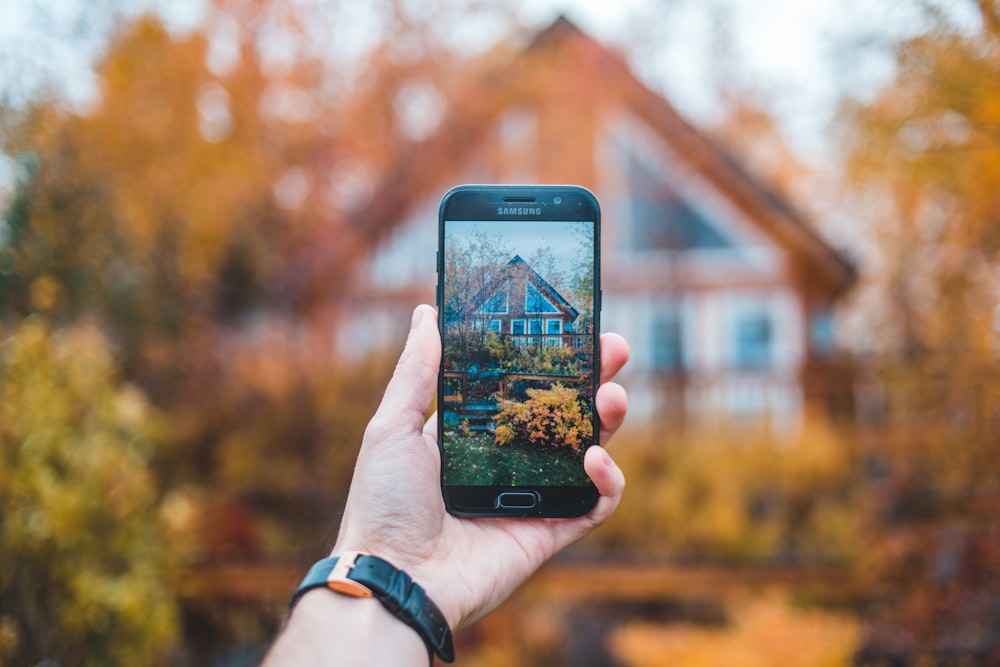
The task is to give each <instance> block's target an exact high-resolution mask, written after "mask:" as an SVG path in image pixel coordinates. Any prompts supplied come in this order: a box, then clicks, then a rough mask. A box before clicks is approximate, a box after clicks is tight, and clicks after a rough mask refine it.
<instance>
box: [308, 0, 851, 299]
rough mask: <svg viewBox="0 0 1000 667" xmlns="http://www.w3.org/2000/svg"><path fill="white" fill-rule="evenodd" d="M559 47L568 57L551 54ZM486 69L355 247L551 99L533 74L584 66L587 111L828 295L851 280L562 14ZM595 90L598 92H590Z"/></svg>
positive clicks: (410, 153) (806, 229) (313, 278)
mask: <svg viewBox="0 0 1000 667" xmlns="http://www.w3.org/2000/svg"><path fill="white" fill-rule="evenodd" d="M561 50H565V52H567V53H568V56H566V57H563V58H561V59H560V58H555V57H553V54H554V53H560V52H561ZM492 62H493V64H490V65H489V66H487V67H485V68H482V69H481V70H479V74H478V75H475V74H473V75H466V76H463V77H462V87H461V88H459V89H456V90H454V91H452V93H451V94H450V95H449V98H450V99H449V105H450V110H449V113H448V114H447V116H446V118H445V120H444V121H443V122H442V123H441V127H440V129H439V130H438V132H437V133H436V134H434V135H433V136H432V137H430V138H429V139H426V140H424V141H420V142H413V143H411V144H408V145H407V146H406V147H405V148H404V149H403V150H402V152H401V154H400V155H399V156H398V159H397V160H395V162H394V165H393V168H392V169H391V170H389V172H388V173H386V174H383V175H382V177H381V181H380V183H378V184H377V186H376V188H375V194H374V196H373V197H372V199H371V203H370V205H369V206H367V207H365V208H364V209H363V210H360V211H358V212H356V213H355V214H354V215H353V216H352V218H351V221H350V222H351V223H352V224H351V225H350V227H351V229H352V231H354V232H355V233H356V236H357V238H358V240H359V241H360V242H362V243H367V244H369V245H370V246H374V245H376V244H377V242H378V241H379V240H380V239H382V238H384V237H385V236H387V235H388V234H390V233H391V231H392V230H393V229H394V228H395V227H396V225H398V224H400V223H401V222H402V221H403V220H405V219H406V217H407V215H406V213H407V211H408V210H410V209H411V208H412V207H414V206H415V205H416V204H417V203H419V202H422V201H425V200H426V199H427V198H428V197H430V196H433V195H434V194H436V193H443V192H444V191H445V190H447V189H448V188H449V187H451V186H453V185H454V184H455V183H456V182H457V180H462V178H461V174H462V170H463V168H465V167H466V165H467V164H468V163H469V161H470V159H471V158H472V156H473V154H474V152H475V151H476V150H477V148H478V147H479V145H480V144H481V141H482V139H483V138H484V137H485V136H486V135H487V134H488V133H489V132H490V131H491V130H492V129H493V127H494V126H495V123H496V121H497V119H498V118H499V117H500V115H501V114H502V113H503V112H504V111H505V110H507V109H509V108H512V107H514V106H517V105H519V104H531V103H532V102H534V101H537V100H539V99H543V98H544V96H545V95H547V94H548V95H551V94H552V93H551V92H550V91H548V90H546V89H545V87H544V86H539V85H537V84H538V81H539V79H538V76H540V74H539V73H540V72H543V73H544V72H547V73H549V74H551V71H552V68H553V67H563V68H567V71H566V76H564V77H562V79H563V80H573V81H574V82H576V80H577V79H579V78H580V74H579V72H580V71H582V69H583V68H585V67H586V68H588V69H589V72H588V76H599V77H601V79H600V81H599V82H592V81H589V80H587V81H580V82H576V83H577V84H578V87H579V89H581V90H585V91H586V92H587V94H588V95H589V96H590V99H591V100H593V101H594V103H595V104H596V103H598V102H600V103H601V104H604V103H605V102H608V101H611V102H613V103H614V104H617V105H619V106H620V107H622V108H623V109H626V110H628V111H629V112H630V113H632V114H633V115H634V116H635V117H637V118H638V119H640V120H641V121H642V122H644V123H645V124H646V125H647V126H648V127H650V128H651V129H652V130H654V131H655V132H656V133H657V134H658V135H659V136H660V137H661V138H662V139H663V141H664V142H665V143H666V144H667V145H669V146H670V147H671V148H672V149H673V150H674V151H675V152H676V153H677V154H678V155H681V156H682V157H683V159H684V160H685V163H686V165H687V166H689V167H690V168H691V169H693V170H694V171H696V172H697V173H698V174H699V175H700V176H701V177H702V178H703V179H705V180H706V181H708V182H710V183H712V184H714V186H715V187H716V188H717V189H718V190H719V191H721V192H724V193H725V194H726V196H727V197H728V198H729V199H730V200H731V201H732V202H733V203H734V204H735V205H737V206H738V207H739V208H740V209H741V210H743V211H744V212H745V213H746V214H747V215H748V217H750V218H751V219H753V220H755V221H756V222H757V224H758V225H759V226H760V228H761V229H762V230H763V231H764V232H765V233H766V234H768V235H769V236H770V237H772V238H773V239H774V240H775V241H776V242H777V243H778V244H779V245H781V246H783V247H785V248H787V249H789V250H790V251H791V252H793V253H794V254H795V255H796V256H797V257H799V258H801V259H802V264H803V266H805V267H808V270H809V271H810V275H811V276H813V277H815V278H817V279H818V280H819V282H820V284H822V285H824V288H823V289H824V291H825V292H826V293H827V294H829V295H831V296H837V295H839V294H842V293H843V292H845V291H847V290H848V289H849V288H850V287H851V285H852V284H853V283H854V281H855V279H856V271H855V268H854V266H853V265H852V264H851V262H850V261H848V260H847V259H846V258H845V257H844V256H843V255H841V254H840V253H839V252H838V251H837V250H836V249H834V248H832V247H831V246H830V245H829V244H827V243H826V242H825V241H824V240H823V239H822V238H821V237H820V236H819V234H817V233H816V232H815V230H813V228H812V227H811V226H810V224H809V223H808V222H807V221H806V220H805V218H804V217H803V216H802V215H801V214H799V213H798V212H797V211H796V210H795V208H794V207H793V206H792V205H791V204H790V203H789V202H788V201H787V200H785V199H784V198H783V197H782V196H780V195H779V194H778V193H776V192H775V191H774V190H773V189H771V188H769V187H768V186H766V185H764V184H763V183H762V182H761V181H760V180H759V179H758V178H756V177H755V176H753V175H752V174H751V173H750V172H749V171H748V170H747V169H746V168H744V167H743V166H742V165H741V164H740V162H739V161H738V160H736V159H735V158H734V157H733V156H731V155H730V154H729V153H728V152H727V151H725V150H723V149H722V148H721V147H719V146H718V145H717V144H716V143H714V142H713V141H712V140H710V139H709V138H708V137H707V136H706V135H704V134H703V133H702V132H701V131H699V130H698V129H697V128H695V127H694V126H693V125H691V124H690V123H688V122H687V121H686V120H685V119H684V118H683V117H682V116H681V115H680V113H679V112H678V111H677V110H676V109H675V108H674V107H673V105H671V104H670V102H668V101H667V100H666V99H665V98H664V97H662V96H661V95H659V94H657V93H655V92H653V91H652V90H650V89H649V88H648V87H646V86H645V85H644V84H642V83H641V82H640V81H639V80H638V79H637V78H636V77H635V75H634V74H633V73H632V71H631V69H630V68H629V66H628V64H627V63H626V62H625V60H624V58H623V57H622V56H621V55H620V54H618V53H617V52H615V51H613V50H610V49H608V48H607V47H605V46H604V45H602V44H600V43H599V42H597V41H596V40H594V39H593V38H591V37H590V36H589V35H587V34H586V33H584V32H583V31H581V30H580V29H579V28H578V27H577V26H576V25H574V24H573V23H572V22H571V21H570V20H568V19H567V18H566V17H564V16H560V17H559V18H558V19H557V20H556V21H555V22H553V23H552V24H551V25H549V26H548V27H547V28H545V29H544V30H542V31H541V32H539V33H538V34H537V35H536V36H535V38H534V39H533V40H532V41H531V42H530V44H529V45H528V46H527V47H526V48H525V49H523V50H522V51H521V52H519V53H518V54H517V55H516V56H515V57H514V58H513V59H510V60H506V61H504V62H501V63H496V62H495V61H492ZM595 83H600V84H601V85H602V87H601V88H600V89H599V90H597V91H596V93H595V90H594V88H593V85H594V84H595ZM595 94H596V95H597V96H598V97H594V95H595ZM587 106H588V105H577V106H576V107H574V108H573V109H572V110H571V111H569V112H568V114H572V113H576V114H588V113H592V112H593V109H591V108H586V107H587ZM589 106H591V107H592V106H594V105H589ZM565 180H566V179H565V178H563V179H561V182H565ZM590 185H592V186H593V184H590ZM315 254H316V255H317V256H316V257H313V258H311V260H310V259H307V260H306V261H304V262H303V263H302V270H301V272H300V275H299V281H298V282H305V283H307V284H309V285H316V286H321V285H323V284H326V283H324V279H325V278H324V276H325V272H326V271H329V270H331V269H330V267H329V266H328V265H329V263H328V262H325V261H324V257H322V254H323V251H322V247H320V246H318V247H317V249H316V252H315Z"/></svg>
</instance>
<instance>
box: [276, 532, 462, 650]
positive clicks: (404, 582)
mask: <svg viewBox="0 0 1000 667" xmlns="http://www.w3.org/2000/svg"><path fill="white" fill-rule="evenodd" d="M314 588H329V589H330V590H333V591H336V592H338V593H342V594H343V595H349V596H351V597H358V598H370V597H374V598H375V599H377V600H378V601H379V602H381V603H382V605H383V606H384V607H385V608H386V609H388V610H389V612H390V613H391V614H392V615H393V616H395V617H396V618H398V619H399V620H401V621H403V623H406V624H407V625H408V626H410V627H411V628H413V629H414V630H416V631H417V634H418V635H420V638H421V639H423V640H424V643H425V644H426V645H427V651H428V655H429V656H430V658H431V661H432V662H433V660H434V657H433V654H435V653H436V654H437V655H438V657H440V658H441V659H442V660H444V661H445V662H454V660H455V647H454V643H453V641H452V637H451V628H450V627H448V621H447V620H446V619H445V617H444V614H443V613H441V610H440V609H438V607H437V605H436V604H434V602H433V601H432V600H431V599H430V598H429V597H427V593H426V592H425V591H424V589H423V588H422V587H421V586H420V584H418V583H416V582H415V581H413V579H411V578H410V575H408V574H406V573H405V572H403V571H402V570H399V569H397V568H396V567H395V566H393V565H392V563H390V562H388V561H386V560H383V559H382V558H379V557H378V556H372V555H371V554H366V553H362V552H359V551H348V552H346V553H343V554H341V555H340V556H334V557H330V558H324V559H323V560H320V561H318V562H317V563H316V564H315V565H313V566H312V568H310V570H309V573H308V574H306V576H305V578H304V579H303V580H302V583H301V584H299V587H298V588H297V589H296V590H295V594H294V595H292V601H291V602H290V603H289V605H288V609H289V611H291V609H292V607H294V606H295V603H296V602H298V601H299V598H301V597H302V596H303V595H304V594H305V593H306V591H310V590H312V589H314Z"/></svg>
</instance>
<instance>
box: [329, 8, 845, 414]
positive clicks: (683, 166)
mask: <svg viewBox="0 0 1000 667" xmlns="http://www.w3.org/2000/svg"><path fill="white" fill-rule="evenodd" d="M414 85H421V86H425V87H429V89H430V90H429V92H428V94H433V95H436V96H437V99H438V100H439V101H440V104H439V105H438V106H439V107H440V108H441V109H442V111H441V112H440V113H439V115H438V117H437V118H436V120H435V119H434V118H430V119H429V120H428V118H426V117H425V118H424V121H425V122H431V123H435V122H436V125H434V128H435V129H434V131H431V132H424V133H423V134H422V135H421V136H420V137H418V138H417V139H415V140H414V141H413V142H412V143H411V145H410V146H409V147H408V148H407V149H406V150H404V151H403V153H402V154H401V155H400V156H399V158H398V160H396V161H395V162H394V164H393V167H392V169H391V171H390V172H389V173H387V174H385V176H384V178H382V180H380V181H378V182H375V183H373V184H372V191H373V192H374V195H373V196H372V197H371V201H370V204H369V205H368V206H367V207H365V208H364V209H363V210H362V211H360V212H359V214H358V216H357V217H358V219H359V220H363V221H364V224H365V225H366V227H365V229H366V230H367V231H366V233H368V234H370V236H371V239H372V246H373V251H372V253H371V254H370V256H367V257H365V258H364V259H363V260H362V261H361V262H360V264H359V270H358V271H357V272H356V274H355V282H354V284H353V285H352V286H351V288H350V290H348V291H349V293H350V294H351V297H350V298H349V299H350V300H349V301H348V302H347V303H346V304H344V306H343V309H342V316H341V317H340V318H339V320H340V322H341V325H340V326H339V328H338V330H337V334H336V346H337V349H338V350H340V351H341V353H343V354H347V355H354V356H363V355H364V354H367V353H369V352H374V351H375V350H377V349H384V348H390V347H395V346H398V344H399V342H400V337H401V336H402V333H399V332H404V331H405V328H406V327H405V322H406V321H407V318H408V317H409V312H410V310H411V309H412V307H413V304H414V303H416V302H417V301H418V300H430V299H432V298H433V295H434V285H435V283H436V276H435V268H434V267H435V261H434V257H435V252H436V249H437V208H438V203H439V201H440V198H441V195H442V194H443V193H444V192H445V191H446V190H448V189H449V188H450V187H452V186H454V185H456V184H459V183H535V182H537V183H575V184H580V185H584V186H586V187H588V188H589V189H591V190H592V191H593V192H594V193H595V194H596V195H597V197H598V199H599V201H600V202H601V209H602V247H601V251H602V258H601V265H602V267H603V269H602V273H603V293H604V299H603V304H604V310H603V313H602V329H603V330H605V331H617V332H619V333H621V334H623V335H624V336H625V337H626V338H627V339H628V340H629V343H630V346H631V351H632V357H631V361H630V362H629V364H628V366H627V367H626V369H625V371H624V372H623V375H622V376H621V377H622V381H623V382H625V383H626V384H627V385H628V387H629V391H630V422H632V423H639V422H641V420H642V419H644V418H646V419H653V418H654V417H655V418H656V419H662V418H664V416H667V415H676V416H678V417H680V416H693V417H699V416H704V417H709V418H716V417H719V416H722V417H726V418H730V419H760V418H763V419H765V420H769V421H772V422H777V423H795V421H796V420H797V419H798V417H799V416H800V415H802V414H803V412H804V411H805V410H807V409H810V408H816V409H819V410H820V411H823V412H827V413H834V414H842V413H845V412H848V411H849V410H850V409H851V405H852V404H853V399H852V396H851V394H850V389H849V387H850V384H851V383H850V381H849V369H848V368H846V366H845V364H844V363H843V362H842V361H841V360H840V359H841V357H840V356H839V355H838V350H837V347H836V336H835V321H836V320H835V312H836V306H837V303H838V300H839V299H840V298H841V297H842V296H843V295H844V294H845V293H846V292H847V291H848V289H849V288H850V287H851V285H852V284H853V282H854V280H855V270H854V268H853V267H852V265H851V263H850V262H849V261H847V260H846V259H845V257H844V256H843V255H842V254H841V253H840V252H838V251H837V250H836V249H835V248H833V247H832V246H831V245H830V244H829V243H827V242H826V241H825V240H824V239H823V238H822V237H821V236H820V235H819V234H818V233H817V232H816V231H814V229H813V227H812V226H811V225H810V223H809V221H807V220H806V219H805V218H804V217H803V216H802V215H801V214H800V213H799V212H798V211H797V210H796V209H795V208H794V207H793V206H792V205H791V204H790V203H789V202H788V201H786V200H785V199H784V198H783V197H782V196H780V195H779V194H777V193H776V192H775V191H774V190H772V189H771V188H769V187H768V186H767V185H765V184H764V183H763V182H762V181H761V179H760V178H759V177H757V176H755V175H754V174H752V173H750V172H749V171H748V170H747V169H746V168H745V167H744V166H742V165H741V164H740V163H739V162H738V161H736V160H735V159H734V158H733V157H732V156H731V155H729V154H728V153H727V152H726V151H725V150H724V149H723V148H722V147H720V146H719V145H718V144H716V143H715V142H714V141H712V140H711V139H709V138H708V136H707V135H706V134H705V133H704V132H702V131H701V130H699V129H698V128H696V127H695V126H694V125H692V124H691V123H690V122H688V121H687V120H685V119H684V118H683V117H682V116H681V115H680V113H679V112H678V111H677V110H676V109H675V108H674V107H673V106H672V105H671V104H670V102H668V101H667V100H666V99H665V98H664V97H663V96H661V95H660V94H658V93H655V92H653V91H652V90H650V89H649V88H648V87H647V86H645V85H644V84H643V83H642V82H640V81H639V80H638V79H637V78H636V76H635V75H634V74H633V73H632V71H631V70H630V68H629V66H628V65H627V63H626V62H625V60H624V59H623V58H622V57H621V56H620V55H619V54H617V53H616V52H614V51H612V50H610V49H608V48H606V47H605V46H603V45H602V44H600V43H598V42H597V41H595V40H594V39H592V38H591V37H590V36H588V35H587V34H585V33H583V32H582V31H580V30H579V29H578V28H577V27H576V26H574V25H573V24H572V23H570V22H569V21H567V20H566V19H564V18H560V19H558V20H557V21H556V22H555V23H553V24H552V25H550V26H549V27H548V28H546V29H545V30H543V31H541V32H540V33H539V34H538V35H536V36H535V37H534V39H533V40H532V41H531V42H530V43H529V44H527V46H525V48H523V49H522V50H520V51H519V52H518V53H516V54H514V55H512V56H510V57H509V58H503V59H500V62H499V63H498V62H497V60H496V59H495V58H494V59H493V60H492V61H491V62H490V63H489V64H488V65H483V66H481V68H480V69H478V70H474V71H473V72H472V73H471V74H470V72H469V71H468V70H465V71H463V72H461V73H460V75H457V76H456V79H455V80H454V81H451V82H448V85H443V86H440V87H434V86H433V85H431V84H428V83H427V82H418V83H416V84H414ZM399 113H400V123H401V126H402V127H405V126H406V125H405V124H406V123H407V122H410V121H408V120H407V110H406V109H401V110H400V112H399ZM414 113H416V112H414ZM410 120H412V119H410ZM530 284H533V285H535V289H536V290H537V291H538V293H539V294H540V295H541V296H542V297H546V298H548V300H549V303H550V304H551V305H552V307H553V308H555V309H556V310H559V311H560V312H559V313H558V314H557V313H542V314H541V315H542V316H540V317H535V318H532V317H529V316H528V314H527V313H525V314H524V317H520V316H519V315H520V314H521V313H519V312H517V313H515V312H513V311H511V312H508V313H502V312H500V311H499V310H496V311H495V312H494V314H495V315H496V317H494V318H492V320H493V322H492V323H491V325H490V326H498V327H500V328H501V329H502V330H503V331H510V332H513V331H514V330H515V329H516V330H517V331H520V330H521V327H523V328H524V331H525V335H527V334H528V333H530V327H531V326H536V327H538V326H540V327H542V329H543V330H544V331H548V327H552V328H553V329H552V330H553V331H554V330H555V329H556V328H558V327H561V328H562V330H563V331H564V332H565V331H567V329H568V327H569V326H570V320H569V319H566V318H567V317H568V314H569V311H568V310H562V308H564V306H563V305H562V303H561V302H560V300H559V299H558V298H557V296H558V295H555V294H552V293H550V292H549V291H547V290H546V289H545V288H544V286H541V285H542V283H530ZM508 297H509V298H510V301H509V304H510V305H508V308H514V306H513V304H514V303H515V299H514V298H513V291H511V292H510V294H509V295H508ZM484 298H485V299H500V297H499V296H498V295H497V294H494V295H489V296H488V297H484ZM518 298H520V296H519V297H518ZM484 303H485V301H484ZM518 303H519V302H518ZM490 304H491V305H490V308H492V306H493V305H496V304H494V303H493V302H492V301H491V302H490ZM547 315H553V317H551V318H550V317H547ZM549 320H551V322H550V321H549ZM532 321H534V322H537V323H538V324H536V325H532V324H530V322H532ZM401 322H402V323H403V324H400V323H401ZM522 322H523V324H522ZM573 326H576V325H575V324H574V325H573Z"/></svg>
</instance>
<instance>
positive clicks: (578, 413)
mask: <svg viewBox="0 0 1000 667" xmlns="http://www.w3.org/2000/svg"><path fill="white" fill-rule="evenodd" d="M527 393H528V399H527V400H525V401H500V404H499V405H500V411H499V412H498V413H497V416H496V425H497V428H496V441H497V444H498V445H505V444H507V443H509V442H512V441H515V440H518V441H521V442H530V443H532V444H536V445H541V446H543V447H570V448H572V450H573V451H574V452H578V451H580V449H581V448H583V447H585V446H587V444H588V443H590V442H591V441H592V439H593V436H594V428H593V425H592V424H591V423H590V420H589V419H588V418H587V416H586V415H585V414H584V411H583V409H582V406H581V405H580V395H579V393H578V392H577V391H576V390H575V389H572V388H570V387H565V386H563V385H561V384H555V385H553V386H552V387H551V388H550V389H528V390H527Z"/></svg>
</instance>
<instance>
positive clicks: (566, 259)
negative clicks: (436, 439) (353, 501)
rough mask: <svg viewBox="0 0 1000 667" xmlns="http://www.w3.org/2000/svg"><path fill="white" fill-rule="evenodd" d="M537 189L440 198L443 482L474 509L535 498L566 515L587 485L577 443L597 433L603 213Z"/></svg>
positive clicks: (543, 509) (586, 494) (514, 509)
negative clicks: (458, 200) (474, 201)
mask: <svg viewBox="0 0 1000 667" xmlns="http://www.w3.org/2000/svg"><path fill="white" fill-rule="evenodd" d="M509 191H510V190H504V192H509ZM543 192H544V194H542V195H537V196H536V198H537V201H536V202H530V203H528V204H527V205H525V204H524V202H520V203H508V202H504V201H503V198H502V197H498V196H493V197H485V198H484V199H480V200H479V202H480V204H482V205H481V206H465V207H461V206H459V207H454V208H449V207H447V206H443V207H442V219H441V250H440V254H441V260H440V266H439V274H440V297H439V298H440V299H441V304H440V305H441V308H440V322H441V324H440V326H441V335H442V364H441V377H440V384H439V427H440V429H441V430H440V442H441V449H442V486H443V487H444V488H445V490H446V498H447V496H448V494H447V491H448V490H449V489H450V490H451V491H452V492H453V493H452V497H453V499H454V498H461V497H465V499H466V501H467V503H468V506H467V507H466V508H465V509H466V510H467V511H468V512H469V513H473V514H477V513H483V514H492V513H493V512H492V511H491V510H498V509H499V510H510V511H501V512H500V513H501V514H504V513H513V514H518V513H519V512H518V510H519V509H524V506H525V505H528V504H532V503H533V502H535V501H537V502H535V504H534V506H533V507H531V508H530V510H531V511H526V512H524V513H525V514H528V515H531V514H534V513H535V512H537V513H539V514H541V515H549V514H551V515H558V514H560V513H564V512H565V511H566V510H565V508H563V509H560V508H559V507H557V505H564V504H565V503H566V502H569V503H570V504H572V505H573V506H574V507H578V506H579V507H583V506H584V505H585V502H584V501H583V500H581V498H590V497H592V496H593V490H592V485H591V483H590V480H589V477H588V476H587V474H586V472H585V471H584V468H583V456H584V453H585V451H586V449H587V448H588V447H589V446H591V445H593V444H595V443H596V441H597V440H596V436H597V432H598V421H597V417H596V414H595V408H594V391H595V387H596V383H595V368H596V363H597V334H598V325H599V313H598V312H597V308H596V306H597V303H598V298H597V296H596V295H597V294H598V290H599V280H598V275H599V273H598V253H597V251H596V248H597V247H598V246H597V243H598V219H597V212H596V210H594V209H595V207H591V206H590V202H589V200H588V199H587V198H579V197H577V198H574V197H573V196H572V193H571V192H570V193H566V194H563V195H559V194H553V192H551V191H546V190H543ZM587 194H589V193H587ZM508 198H516V199H521V198H523V197H520V198H518V197H512V196H511V195H508ZM491 199H492V200H493V201H490V200H491ZM590 199H592V197H590ZM583 203H586V204H587V206H583ZM556 488H558V489H561V491H560V492H558V493H553V490H554V489H556ZM477 489H479V490H482V491H483V492H482V493H477V492H476V490H477ZM572 489H578V490H579V492H578V493H574V492H573V491H571V490H572ZM462 490H465V493H464V496H463V493H462ZM505 490H521V491H520V493H514V494H511V493H510V492H509V491H507V492H505ZM568 490H570V491H568ZM456 494H457V495H456ZM501 496H502V497H501ZM498 497H501V498H500V500H499V501H498V500H497V498H498ZM503 498H509V499H513V500H512V506H511V507H507V508H505V507H503V505H504V500H503ZM532 499H534V501H533V500H532ZM581 503H583V504H581Z"/></svg>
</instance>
